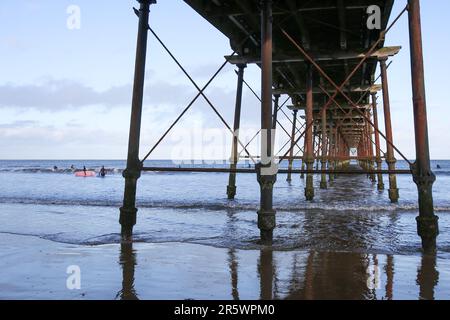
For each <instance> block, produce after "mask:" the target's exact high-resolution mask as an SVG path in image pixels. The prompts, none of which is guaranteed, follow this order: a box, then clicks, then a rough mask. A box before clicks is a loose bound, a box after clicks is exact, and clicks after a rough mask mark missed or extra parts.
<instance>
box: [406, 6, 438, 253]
mask: <svg viewBox="0 0 450 320" xmlns="http://www.w3.org/2000/svg"><path fill="white" fill-rule="evenodd" d="M408 5H409V11H408V13H409V34H410V51H411V79H412V93H413V105H414V129H415V141H416V159H417V160H416V163H415V164H414V166H413V173H414V182H415V183H416V184H417V189H418V193H419V216H418V217H417V231H418V234H419V235H420V237H421V238H422V247H423V249H424V250H425V251H426V252H433V251H435V249H436V237H437V236H438V234H439V227H438V219H439V218H438V217H437V216H436V215H435V214H434V207H433V183H434V181H435V180H436V177H435V175H434V174H433V172H432V171H431V166H430V150H429V145H428V124H427V106H426V95H425V80H424V67H423V53H422V31H421V23H420V1H419V0H408Z"/></svg>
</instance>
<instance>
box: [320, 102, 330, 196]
mask: <svg viewBox="0 0 450 320" xmlns="http://www.w3.org/2000/svg"><path fill="white" fill-rule="evenodd" d="M326 157H327V110H326V109H325V108H322V157H321V169H322V170H326V169H327V158H326ZM320 178H321V179H320V189H327V188H328V186H327V175H326V173H324V172H322V175H321V177H320Z"/></svg>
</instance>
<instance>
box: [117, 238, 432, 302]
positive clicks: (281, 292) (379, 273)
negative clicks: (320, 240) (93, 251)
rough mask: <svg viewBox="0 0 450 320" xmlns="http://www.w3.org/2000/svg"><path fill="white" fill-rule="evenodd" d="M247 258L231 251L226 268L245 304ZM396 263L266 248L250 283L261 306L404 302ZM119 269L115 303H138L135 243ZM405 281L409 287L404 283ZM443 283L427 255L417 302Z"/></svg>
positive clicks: (125, 250)
mask: <svg viewBox="0 0 450 320" xmlns="http://www.w3.org/2000/svg"><path fill="white" fill-rule="evenodd" d="M246 253H247V252H242V251H239V250H235V249H228V250H227V251H226V254H227V256H228V265H226V264H225V265H224V272H229V279H230V281H229V288H230V291H229V292H230V296H229V298H230V299H234V300H239V299H240V292H239V287H240V286H242V288H248V287H254V284H255V283H248V281H249V278H248V277H247V278H246V280H245V281H247V283H239V281H240V280H241V279H242V277H240V276H239V263H238V261H239V256H240V255H241V254H246ZM394 258H395V257H394V256H392V255H368V254H360V253H346V252H316V251H309V252H304V251H296V252H293V251H291V252H279V251H273V250H271V249H270V248H263V249H261V250H260V251H259V257H258V258H257V259H256V264H257V265H256V270H257V274H256V275H255V277H254V278H251V281H252V282H253V281H258V282H259V298H260V299H262V300H271V299H293V300H311V299H344V300H348V299H349V300H367V299H387V300H391V299H394V298H397V299H399V298H402V296H401V295H400V296H398V297H396V296H395V295H396V289H397V291H398V290H399V288H396V286H395V281H396V279H395V277H394V275H395V274H396V273H395V270H396V266H395V264H394V261H395V260H394ZM119 264H120V266H121V271H122V276H123V278H122V289H121V290H120V291H119V292H118V293H117V295H116V299H123V300H131V299H138V293H136V290H135V268H136V266H137V263H136V251H135V250H133V245H132V243H123V244H121V247H120V260H119ZM288 264H289V265H288ZM277 266H278V267H277ZM404 266H405V265H404V264H403V267H404ZM283 268H284V269H283ZM181 269H182V267H181V266H180V270H181ZM278 269H280V270H278ZM281 269H283V270H281ZM227 270H228V271H227ZM411 271H412V270H411ZM189 276H191V274H189V273H181V272H180V277H181V278H179V279H177V278H175V279H173V281H175V282H177V281H179V282H180V283H182V282H183V281H182V280H183V278H182V277H189ZM246 276H247V275H246ZM401 276H402V275H401V273H400V274H398V277H401ZM244 278H245V277H244ZM214 281H216V279H211V282H212V283H213V282H214ZM402 281H403V282H404V279H402ZM412 282H413V283H410V284H408V287H409V288H412V287H414V279H412ZM438 282H439V272H438V271H437V270H436V256H429V255H423V256H422V258H421V260H420V265H419V267H418V268H417V276H416V283H415V284H416V285H417V287H418V289H419V290H418V296H417V298H418V299H434V298H435V288H436V286H437V285H438ZM142 286H143V287H151V286H152V284H149V283H143V284H142ZM155 289H157V288H155ZM189 289H190V288H181V287H180V288H179V290H180V291H187V292H188V291H189ZM255 294H256V292H255ZM161 298H164V297H161ZM244 298H245V297H244Z"/></svg>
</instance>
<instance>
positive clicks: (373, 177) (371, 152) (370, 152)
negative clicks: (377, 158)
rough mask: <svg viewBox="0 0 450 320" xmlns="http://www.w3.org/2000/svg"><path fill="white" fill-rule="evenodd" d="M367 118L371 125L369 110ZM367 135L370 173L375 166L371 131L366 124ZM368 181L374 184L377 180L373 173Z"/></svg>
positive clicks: (370, 127) (369, 126)
mask: <svg viewBox="0 0 450 320" xmlns="http://www.w3.org/2000/svg"><path fill="white" fill-rule="evenodd" d="M367 117H368V118H369V119H370V121H371V122H372V123H373V118H372V114H371V112H370V111H369V110H367ZM367 134H368V140H367V143H368V146H369V168H370V171H374V170H375V165H374V159H373V158H374V154H373V143H372V137H373V131H372V126H371V125H370V124H369V123H367ZM370 181H372V182H376V181H377V178H376V177H375V173H373V172H372V173H371V174H370Z"/></svg>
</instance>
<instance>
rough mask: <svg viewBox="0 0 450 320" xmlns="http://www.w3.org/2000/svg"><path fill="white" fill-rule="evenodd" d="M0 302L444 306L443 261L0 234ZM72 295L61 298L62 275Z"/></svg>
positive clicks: (448, 277)
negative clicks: (440, 302)
mask: <svg viewBox="0 0 450 320" xmlns="http://www.w3.org/2000/svg"><path fill="white" fill-rule="evenodd" d="M0 243H1V244H0V267H1V269H2V270H3V272H2V273H3V277H2V278H1V280H0V288H1V290H0V299H88V300H90V299H182V300H183V299H195V300H197V299H260V298H262V299H448V297H449V296H450V262H449V261H450V260H449V259H448V257H447V258H446V257H440V256H438V257H426V256H424V257H421V256H418V255H412V256H408V255H371V254H355V253H345V252H341V253H339V252H314V251H309V252H308V251H296V250H294V251H271V250H265V249H262V250H229V249H223V248H214V247H210V246H205V245H197V244H182V243H158V244H149V243H135V244H133V245H130V244H126V245H120V244H108V245H99V246H83V245H71V244H63V243H56V242H52V241H49V240H42V239H39V238H37V237H34V236H19V235H12V234H1V235H0ZM73 265H75V266H79V268H80V271H81V280H80V283H81V288H80V289H73V290H70V289H68V288H67V285H66V282H67V279H68V277H69V276H70V275H69V274H67V273H66V272H67V268H68V267H69V266H73Z"/></svg>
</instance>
